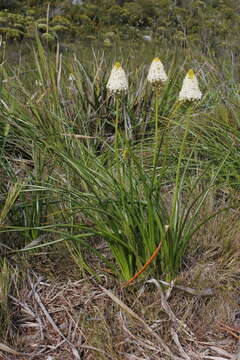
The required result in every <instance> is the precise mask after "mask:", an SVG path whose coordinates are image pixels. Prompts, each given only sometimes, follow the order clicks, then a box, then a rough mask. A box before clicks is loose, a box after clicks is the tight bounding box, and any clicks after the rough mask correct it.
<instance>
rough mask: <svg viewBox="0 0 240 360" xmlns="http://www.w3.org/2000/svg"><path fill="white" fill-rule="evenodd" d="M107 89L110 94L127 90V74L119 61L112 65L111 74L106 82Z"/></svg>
mask: <svg viewBox="0 0 240 360" xmlns="http://www.w3.org/2000/svg"><path fill="white" fill-rule="evenodd" d="M107 89H108V91H109V92H111V93H112V94H118V93H121V92H126V91H128V81H127V76H126V74H125V71H124V70H123V68H122V66H121V64H120V63H119V62H116V63H115V65H114V67H113V68H112V71H111V74H110V76H109V79H108V82H107Z"/></svg>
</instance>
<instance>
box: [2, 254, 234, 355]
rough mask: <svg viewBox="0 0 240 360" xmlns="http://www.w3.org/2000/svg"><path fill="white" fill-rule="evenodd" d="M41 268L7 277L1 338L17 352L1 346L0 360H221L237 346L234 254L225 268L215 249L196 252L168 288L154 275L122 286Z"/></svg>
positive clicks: (104, 278) (109, 279)
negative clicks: (19, 277) (20, 278)
mask: <svg viewBox="0 0 240 360" xmlns="http://www.w3.org/2000/svg"><path fill="white" fill-rule="evenodd" d="M210 248H211V247H210ZM66 260H67V259H65V261H66ZM46 263H51V268H52V271H54V265H55V266H58V267H59V263H57V262H56V263H54V258H52V259H51V260H49V259H48V260H46ZM38 268H39V267H38ZM48 269H49V268H48ZM42 273H44V275H43V276H42V275H41V274H40V272H39V269H38V274H36V272H35V271H34V270H33V269H32V270H28V272H27V275H26V278H25V281H24V282H21V284H20V283H19V282H16V280H15V284H14V283H13V284H12V287H11V288H12V291H11V292H10V294H9V307H10V309H11V310H10V311H11V312H10V313H11V321H12V323H11V325H10V324H9V327H10V328H11V329H9V331H8V334H9V336H8V337H9V339H10V338H11V344H10V342H9V344H10V345H11V346H10V349H17V351H19V352H21V353H22V354H25V355H20V356H15V355H12V354H10V353H9V351H10V349H6V348H5V349H4V350H7V351H2V352H0V354H1V357H0V358H1V359H8V360H13V359H19V360H20V359H21V360H23V359H35V360H51V359H54V360H60V359H61V360H64V359H66V360H67V359H68V360H70V359H73V360H74V359H86V360H89V359H113V360H120V359H127V360H134V359H151V360H157V359H188V360H195V359H196V360H197V359H218V360H220V359H226V360H227V359H234V358H233V357H232V356H233V354H234V353H236V352H237V350H238V343H239V340H240V326H239V296H240V293H239V287H238V286H239V269H238V266H237V260H236V258H235V257H233V258H232V261H231V263H230V264H229V266H228V267H226V263H223V257H222V256H221V253H220V252H219V251H218V253H216V252H215V254H214V256H213V252H211V249H209V251H208V252H205V253H204V252H203V253H202V254H201V255H200V254H198V260H197V261H196V262H194V259H192V265H191V266H189V267H188V268H187V269H186V270H185V271H183V272H182V273H181V274H180V275H179V277H178V278H177V279H176V281H175V284H176V285H174V286H173V287H172V289H171V291H170V290H169V287H167V286H165V285H163V284H162V283H161V282H158V281H157V280H156V279H152V280H151V281H150V282H145V283H144V282H143V281H142V280H139V281H138V282H136V283H135V284H134V285H132V286H130V287H129V288H124V289H123V288H121V286H120V285H119V283H118V282H117V281H116V280H115V279H114V278H112V277H111V276H110V275H106V276H105V275H101V276H100V279H99V280H98V281H97V282H96V281H95V280H94V278H93V277H85V278H83V279H81V280H65V281H61V282H60V281H58V280H57V279H55V280H54V279H53V278H50V277H49V278H47V277H46V274H47V272H42ZM48 273H49V272H48ZM15 278H16V276H15ZM199 290H201V292H199ZM204 292H205V293H204ZM12 294H14V295H12ZM10 335H11V336H10ZM5 340H6V339H5ZM0 349H2V347H1V346H0ZM168 351H169V352H168Z"/></svg>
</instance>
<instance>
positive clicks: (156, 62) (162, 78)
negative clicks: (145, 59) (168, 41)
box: [147, 57, 168, 85]
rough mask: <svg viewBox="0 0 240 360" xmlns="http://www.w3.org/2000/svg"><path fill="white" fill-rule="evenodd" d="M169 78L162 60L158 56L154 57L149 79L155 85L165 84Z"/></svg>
mask: <svg viewBox="0 0 240 360" xmlns="http://www.w3.org/2000/svg"><path fill="white" fill-rule="evenodd" d="M167 79H168V77H167V74H166V72H165V70H164V67H163V64H162V62H161V60H160V59H159V58H158V57H156V58H154V59H153V61H152V63H151V66H150V69H149V72H148V76H147V80H148V81H149V82H150V83H151V84H153V85H158V84H164V83H165V82H166V81H167Z"/></svg>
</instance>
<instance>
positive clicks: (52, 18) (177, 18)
mask: <svg viewBox="0 0 240 360" xmlns="http://www.w3.org/2000/svg"><path fill="white" fill-rule="evenodd" d="M99 3H100V4H99ZM239 15H240V3H239V2H238V1H235V0H202V1H201V0H134V1H131V0H102V1H99V0H83V1H82V0H81V1H76V0H75V1H73V0H63V1H59V0H58V1H56V0H52V1H44V0H41V1H39V0H25V1H24V0H22V1H18V0H2V1H1V3H0V35H2V36H3V38H4V40H5V39H8V40H12V41H14V40H23V39H29V38H34V36H35V30H37V31H38V33H39V34H40V35H41V37H42V39H43V40H47V41H48V42H50V41H54V40H55V39H58V40H59V39H60V40H64V41H66V40H68V41H74V40H75V39H81V38H89V39H99V38H100V39H101V38H106V37H107V38H110V40H111V39H113V38H114V37H115V38H116V39H137V38H140V39H141V38H143V36H145V40H149V41H151V40H154V39H157V40H158V41H164V40H167V41H174V42H175V41H177V42H180V43H181V44H182V45H188V44H191V45H198V46H200V47H201V49H202V51H204V50H206V51H207V49H209V48H210V47H211V48H214V49H215V48H220V49H221V47H224V48H226V47H227V48H229V49H231V51H233V52H238V50H239V42H238V37H237V36H236V34H237V33H238V29H239V26H240V16H239Z"/></svg>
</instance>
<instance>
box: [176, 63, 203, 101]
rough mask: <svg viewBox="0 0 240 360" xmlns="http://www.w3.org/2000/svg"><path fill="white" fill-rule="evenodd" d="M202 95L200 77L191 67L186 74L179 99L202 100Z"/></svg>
mask: <svg viewBox="0 0 240 360" xmlns="http://www.w3.org/2000/svg"><path fill="white" fill-rule="evenodd" d="M201 97H202V92H201V90H200V89H199V85H198V79H197V78H196V75H195V74H194V71H193V70H192V69H191V70H189V71H188V73H187V75H186V76H185V78H184V80H183V84H182V89H181V91H180V93H179V97H178V100H179V101H186V100H187V101H194V100H200V99H201Z"/></svg>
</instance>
